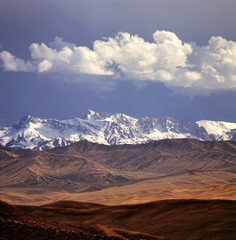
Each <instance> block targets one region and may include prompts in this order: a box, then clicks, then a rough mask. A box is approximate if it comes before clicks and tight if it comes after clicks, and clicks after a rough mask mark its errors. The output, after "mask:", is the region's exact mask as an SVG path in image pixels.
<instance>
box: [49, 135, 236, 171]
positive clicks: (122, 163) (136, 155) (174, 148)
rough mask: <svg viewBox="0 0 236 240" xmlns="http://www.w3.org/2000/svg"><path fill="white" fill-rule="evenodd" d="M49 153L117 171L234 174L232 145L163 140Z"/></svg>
mask: <svg viewBox="0 0 236 240" xmlns="http://www.w3.org/2000/svg"><path fill="white" fill-rule="evenodd" d="M49 152H51V153H57V154H72V155H74V156H75V155H79V156H83V157H87V158H90V159H93V160H96V162H99V163H102V164H104V165H106V166H110V167H112V168H115V169H119V170H129V171H148V172H150V171H151V172H159V173H165V174H167V173H177V172H183V171H186V170H195V169H198V170H208V169H211V170H212V169H230V170H236V143H235V142H203V141H197V140H189V139H164V140H160V141H153V142H150V143H147V144H137V145H119V146H117V145H113V146H107V145H101V144H96V143H90V142H88V141H80V142H78V143H74V144H72V145H70V146H67V147H64V148H54V149H51V150H49Z"/></svg>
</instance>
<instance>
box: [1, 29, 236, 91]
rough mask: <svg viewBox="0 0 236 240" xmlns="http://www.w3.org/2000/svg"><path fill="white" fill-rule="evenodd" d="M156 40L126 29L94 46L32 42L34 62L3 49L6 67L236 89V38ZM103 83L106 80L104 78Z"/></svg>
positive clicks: (159, 35)
mask: <svg viewBox="0 0 236 240" xmlns="http://www.w3.org/2000/svg"><path fill="white" fill-rule="evenodd" d="M153 39H154V41H153V42H147V41H145V40H144V39H143V38H141V37H139V36H138V35H130V34H129V33H123V32H120V33H118V34H117V35H116V36H115V37H109V38H107V39H104V40H96V41H94V43H93V49H90V48H88V47H85V46H76V44H73V43H68V42H65V41H63V39H62V38H59V37H55V39H54V41H53V42H51V43H49V45H48V46H47V45H46V44H45V43H41V44H38V43H32V44H31V45H30V47H29V49H30V53H31V60H30V61H24V60H22V59H19V58H16V57H15V56H13V55H12V54H11V53H9V52H6V51H3V52H1V53H0V59H2V62H3V68H4V69H5V70H6V71H37V72H39V73H41V72H51V73H60V74H63V75H68V76H72V75H73V76H82V75H84V74H86V75H91V76H93V78H86V79H93V81H92V82H93V84H94V83H95V80H94V79H95V78H96V76H110V79H111V81H118V80H130V81H138V82H148V81H157V82H162V83H164V84H165V85H166V86H168V87H172V88H174V87H180V88H185V89H195V90H196V91H199V92H201V90H208V91H214V90H222V89H223V90H236V43H235V42H233V41H228V40H226V39H224V38H222V37H211V39H210V40H209V42H208V45H207V46H197V45H196V44H195V43H184V42H182V41H181V40H180V39H179V38H178V37H177V36H176V34H175V33H173V32H168V31H156V32H155V33H154V34H153ZM76 79H78V82H80V81H81V80H79V79H81V78H79V77H78V78H76ZM67 80H68V79H67ZM106 81H107V78H106ZM98 82H99V83H101V78H100V77H99V81H98Z"/></svg>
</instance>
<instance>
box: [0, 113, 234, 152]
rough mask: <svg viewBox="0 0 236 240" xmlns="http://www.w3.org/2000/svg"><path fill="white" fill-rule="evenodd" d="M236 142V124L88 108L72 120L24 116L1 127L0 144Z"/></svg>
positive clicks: (44, 146)
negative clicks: (170, 140) (191, 120)
mask: <svg viewBox="0 0 236 240" xmlns="http://www.w3.org/2000/svg"><path fill="white" fill-rule="evenodd" d="M181 138H189V139H196V140H201V141H228V140H231V141H236V123H228V122H222V121H221V122H220V121H207V120H200V121H197V122H194V123H192V122H189V121H186V120H176V119H174V118H171V117H162V118H149V117H143V118H135V117H131V116H128V115H125V114H122V113H114V114H113V113H98V112H95V111H92V110H88V112H87V114H86V115H85V116H84V117H83V118H74V119H69V120H57V119H40V118H38V117H33V116H29V115H27V116H24V117H22V118H21V119H20V121H19V122H18V123H17V124H15V125H13V127H3V128H0V144H2V145H4V146H7V147H14V148H30V149H34V150H47V149H51V148H54V147H59V146H67V145H70V144H72V143H73V142H77V141H80V140H88V141H90V142H96V143H99V144H105V145H122V144H141V143H147V142H150V141H153V140H161V139H181Z"/></svg>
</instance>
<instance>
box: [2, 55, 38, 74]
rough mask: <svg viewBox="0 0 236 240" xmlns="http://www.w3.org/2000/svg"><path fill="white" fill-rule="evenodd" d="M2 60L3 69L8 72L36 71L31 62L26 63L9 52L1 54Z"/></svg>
mask: <svg viewBox="0 0 236 240" xmlns="http://www.w3.org/2000/svg"><path fill="white" fill-rule="evenodd" d="M0 59H1V60H2V62H3V67H4V69H5V70H6V71H22V72H29V71H34V67H33V64H32V63H31V62H29V61H27V62H25V61H24V60H22V59H19V58H16V57H15V56H13V55H12V54H11V53H9V52H7V51H3V52H0Z"/></svg>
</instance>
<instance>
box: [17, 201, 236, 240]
mask: <svg viewBox="0 0 236 240" xmlns="http://www.w3.org/2000/svg"><path fill="white" fill-rule="evenodd" d="M20 208H21V209H22V210H23V211H25V212H28V213H30V214H34V215H35V216H39V217H40V218H44V219H47V220H53V221H57V222H58V223H63V224H65V223H66V224H71V225H76V226H80V227H84V228H90V229H91V230H92V231H95V230H96V231H103V232H107V233H108V232H110V233H113V234H114V233H118V234H120V235H122V236H123V237H126V238H128V239H175V240H178V239H192V240H194V239H208V240H211V239H214V240H217V239H222V240H223V239H224V240H225V239H227V240H233V239H235V238H236V202H235V201H226V200H211V201H210V200H208V201H206V200H205V201H203V200H164V201H156V202H149V203H145V204H137V205H121V206H110V207H109V206H104V205H98V204H88V203H79V202H71V201H61V202H56V203H54V204H49V205H44V206H38V207H35V206H20Z"/></svg>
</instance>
